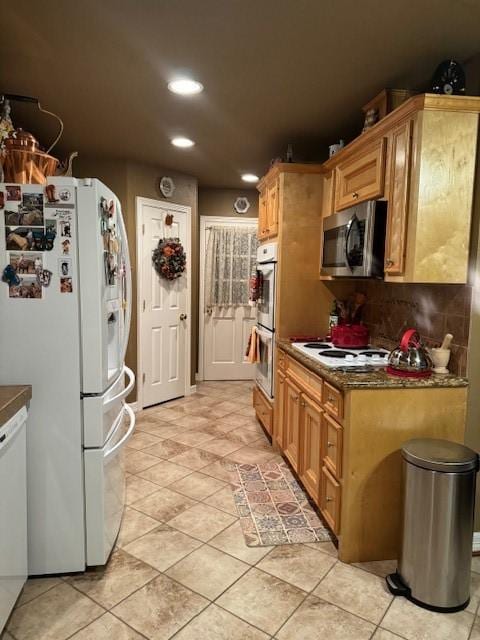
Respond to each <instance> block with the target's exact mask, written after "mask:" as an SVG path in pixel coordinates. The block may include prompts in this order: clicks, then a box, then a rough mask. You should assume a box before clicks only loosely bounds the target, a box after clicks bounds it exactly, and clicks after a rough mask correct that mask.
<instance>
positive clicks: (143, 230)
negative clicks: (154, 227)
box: [142, 224, 145, 235]
mask: <svg viewBox="0 0 480 640" xmlns="http://www.w3.org/2000/svg"><path fill="white" fill-rule="evenodd" d="M142 235H145V225H144V224H142Z"/></svg>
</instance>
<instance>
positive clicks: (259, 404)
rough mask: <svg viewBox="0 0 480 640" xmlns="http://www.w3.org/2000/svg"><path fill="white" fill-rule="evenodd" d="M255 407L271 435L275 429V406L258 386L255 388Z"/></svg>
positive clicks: (259, 418) (257, 414) (258, 416)
mask: <svg viewBox="0 0 480 640" xmlns="http://www.w3.org/2000/svg"><path fill="white" fill-rule="evenodd" d="M253 408H254V409H255V413H256V416H257V418H258V420H260V422H261V423H262V425H263V427H264V429H265V431H266V432H267V433H268V434H269V435H270V436H271V435H272V429H273V407H272V405H271V403H270V401H269V400H267V398H266V397H265V396H264V395H263V393H262V392H261V391H260V389H259V388H258V387H254V389H253Z"/></svg>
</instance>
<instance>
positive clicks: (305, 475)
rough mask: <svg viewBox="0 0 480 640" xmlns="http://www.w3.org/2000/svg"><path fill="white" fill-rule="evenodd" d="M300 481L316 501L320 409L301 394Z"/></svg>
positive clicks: (319, 477)
mask: <svg viewBox="0 0 480 640" xmlns="http://www.w3.org/2000/svg"><path fill="white" fill-rule="evenodd" d="M301 407H302V424H301V434H300V437H301V442H302V446H301V454H302V460H301V465H300V470H299V475H300V479H301V481H302V482H303V484H304V485H305V488H306V489H307V491H308V493H309V494H310V496H311V497H312V498H313V499H314V500H315V501H318V500H319V498H320V482H321V474H322V458H323V452H322V414H323V411H322V409H321V407H320V406H319V405H318V404H317V403H316V402H313V401H312V400H310V398H308V396H306V395H304V394H302V397H301Z"/></svg>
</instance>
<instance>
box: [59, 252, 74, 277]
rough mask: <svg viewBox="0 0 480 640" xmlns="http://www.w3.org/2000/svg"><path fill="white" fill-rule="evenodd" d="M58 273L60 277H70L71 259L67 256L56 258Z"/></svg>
mask: <svg viewBox="0 0 480 640" xmlns="http://www.w3.org/2000/svg"><path fill="white" fill-rule="evenodd" d="M58 275H59V276H60V277H61V278H71V277H72V259H71V258H69V257H62V258H59V259H58Z"/></svg>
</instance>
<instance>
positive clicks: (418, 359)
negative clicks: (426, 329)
mask: <svg viewBox="0 0 480 640" xmlns="http://www.w3.org/2000/svg"><path fill="white" fill-rule="evenodd" d="M432 367H433V362H432V359H431V358H430V354H429V353H428V351H427V349H426V348H425V347H424V345H423V343H422V341H421V339H420V336H419V335H418V332H417V330H416V329H407V331H405V333H404V334H403V336H402V339H401V341H400V345H399V346H398V347H397V348H396V349H394V350H393V351H392V352H391V353H390V355H389V356H388V366H387V373H389V374H391V375H392V376H402V377H405V378H428V377H429V376H431V375H432Z"/></svg>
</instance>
